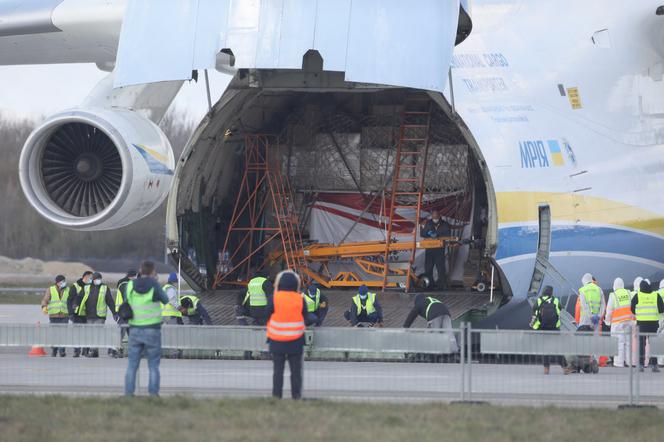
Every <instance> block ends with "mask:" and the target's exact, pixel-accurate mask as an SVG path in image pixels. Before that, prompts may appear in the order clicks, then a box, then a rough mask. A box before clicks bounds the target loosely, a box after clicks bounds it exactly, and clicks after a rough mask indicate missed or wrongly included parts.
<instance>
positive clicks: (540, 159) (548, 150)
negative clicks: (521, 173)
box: [519, 140, 565, 169]
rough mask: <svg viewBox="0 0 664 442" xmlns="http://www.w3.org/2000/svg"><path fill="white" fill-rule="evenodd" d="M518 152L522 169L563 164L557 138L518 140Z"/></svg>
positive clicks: (563, 160)
mask: <svg viewBox="0 0 664 442" xmlns="http://www.w3.org/2000/svg"><path fill="white" fill-rule="evenodd" d="M519 153H520V154H521V168H522V169H531V168H536V167H551V166H554V167H556V166H564V165H565V159H564V158H563V154H562V150H561V149H560V144H559V143H558V140H546V141H542V140H532V141H520V142H519Z"/></svg>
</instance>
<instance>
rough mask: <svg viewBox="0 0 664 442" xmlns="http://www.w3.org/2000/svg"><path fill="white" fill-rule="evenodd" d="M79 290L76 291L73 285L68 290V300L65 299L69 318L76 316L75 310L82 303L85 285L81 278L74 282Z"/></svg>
mask: <svg viewBox="0 0 664 442" xmlns="http://www.w3.org/2000/svg"><path fill="white" fill-rule="evenodd" d="M76 283H77V284H78V286H79V287H80V288H81V290H78V291H77V290H76V286H75V285H74V284H72V285H71V287H70V288H69V298H67V310H68V311H69V316H76V310H77V309H78V306H79V305H81V302H82V301H83V296H84V295H85V283H84V282H83V280H82V279H81V278H79V279H78V281H76Z"/></svg>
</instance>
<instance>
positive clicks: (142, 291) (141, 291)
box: [125, 261, 168, 396]
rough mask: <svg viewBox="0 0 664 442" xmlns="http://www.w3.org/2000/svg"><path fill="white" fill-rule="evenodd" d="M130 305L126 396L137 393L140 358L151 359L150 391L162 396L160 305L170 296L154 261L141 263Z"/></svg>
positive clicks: (129, 290)
mask: <svg viewBox="0 0 664 442" xmlns="http://www.w3.org/2000/svg"><path fill="white" fill-rule="evenodd" d="M126 293H127V303H128V304H129V307H131V312H132V313H131V319H129V320H128V322H129V347H128V358H127V359H128V363H127V372H126V373H125V396H133V395H134V392H135V391H136V372H137V371H138V365H139V364H140V363H141V358H142V357H143V356H145V357H146V358H147V360H148V368H149V371H150V377H149V381H148V392H149V393H150V396H159V383H160V376H159V362H160V361H161V322H162V316H161V304H165V303H167V302H168V296H166V293H164V291H163V290H162V289H161V287H160V286H159V283H158V282H157V272H156V271H155V266H154V263H153V262H152V261H143V262H142V263H141V277H140V278H136V280H135V281H130V282H129V283H128V284H127V291H126Z"/></svg>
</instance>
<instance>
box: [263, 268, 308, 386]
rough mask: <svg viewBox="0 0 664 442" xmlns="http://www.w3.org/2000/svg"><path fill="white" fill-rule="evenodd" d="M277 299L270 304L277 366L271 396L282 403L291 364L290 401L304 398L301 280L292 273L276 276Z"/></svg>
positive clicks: (269, 325)
mask: <svg viewBox="0 0 664 442" xmlns="http://www.w3.org/2000/svg"><path fill="white" fill-rule="evenodd" d="M275 287H276V289H275V291H274V296H273V297H271V298H270V299H269V300H268V306H267V311H268V313H269V314H270V316H269V318H270V319H269V321H268V323H267V339H268V342H269V344H270V353H272V361H273V364H274V372H273V376H272V396H274V397H276V398H279V399H281V397H282V394H283V386H284V366H285V364H286V360H288V367H289V368H290V372H291V397H292V398H293V399H300V398H301V397H302V366H303V359H304V358H303V353H304V352H303V349H304V315H305V314H306V313H307V307H306V305H305V303H304V300H303V299H302V293H301V292H300V277H299V276H297V274H296V273H295V272H293V271H291V270H284V271H283V272H281V273H279V274H278V275H277V279H276V281H275Z"/></svg>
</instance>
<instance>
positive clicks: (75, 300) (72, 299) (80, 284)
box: [67, 270, 92, 358]
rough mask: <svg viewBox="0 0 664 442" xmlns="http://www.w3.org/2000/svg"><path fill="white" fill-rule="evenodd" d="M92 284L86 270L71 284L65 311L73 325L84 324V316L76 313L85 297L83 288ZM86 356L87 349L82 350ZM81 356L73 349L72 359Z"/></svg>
mask: <svg viewBox="0 0 664 442" xmlns="http://www.w3.org/2000/svg"><path fill="white" fill-rule="evenodd" d="M90 284H92V271H90V270H86V271H85V272H83V276H81V277H80V278H79V279H78V280H77V281H76V282H75V283H74V284H72V286H71V289H70V290H69V299H68V300H67V309H68V311H69V314H70V316H71V321H72V322H73V323H74V324H85V323H86V322H87V318H86V317H85V315H79V314H78V313H77V312H78V310H79V306H80V305H81V301H82V300H83V297H84V296H85V288H86V287H88V286H89V285H90ZM87 354H88V349H87V348H85V349H83V355H87ZM80 355H81V348H80V347H76V348H74V357H75V358H77V357H79V356H80Z"/></svg>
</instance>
